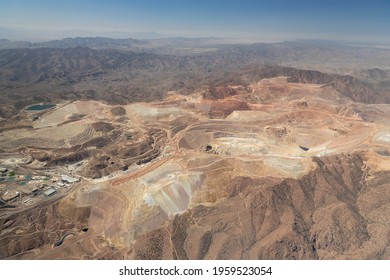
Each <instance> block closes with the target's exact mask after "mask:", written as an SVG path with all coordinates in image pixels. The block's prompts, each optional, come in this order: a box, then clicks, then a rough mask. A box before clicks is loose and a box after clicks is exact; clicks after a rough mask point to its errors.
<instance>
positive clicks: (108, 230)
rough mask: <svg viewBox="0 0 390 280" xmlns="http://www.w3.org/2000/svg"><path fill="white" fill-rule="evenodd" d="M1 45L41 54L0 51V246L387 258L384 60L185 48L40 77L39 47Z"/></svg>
mask: <svg viewBox="0 0 390 280" xmlns="http://www.w3.org/2000/svg"><path fill="white" fill-rule="evenodd" d="M226 48H227V50H222V51H221V53H219V54H218V55H217V57H219V56H222V54H225V52H227V53H229V52H231V51H233V50H235V48H237V46H231V47H226ZM245 48H247V49H248V48H249V49H252V47H251V48H250V47H245ZM66 50H67V51H68V52H71V50H69V49H66ZM72 50H73V52H75V53H78V54H79V55H82V56H83V55H85V52H87V53H89V55H91V56H92V58H90V60H87V61H89V62H91V63H92V61H94V60H93V59H94V56H97V57H98V56H99V55H100V54H98V53H97V52H98V51H97V50H93V49H82V48H76V49H72ZM14 51H15V52H16V53H20V52H25V53H29V55H26V57H27V58H28V59H29V61H30V62H29V63H32V62H31V61H32V60H34V59H35V58H34V56H33V54H32V53H34V52H37V51H39V52H41V54H39V56H38V58H37V61H39V63H38V64H36V65H37V67H35V68H33V67H30V66H28V67H26V68H23V69H22V70H20V71H22V72H23V71H24V72H23V74H20V75H19V76H17V75H16V74H15V73H16V70H12V69H14V68H15V67H16V66H15V65H19V64H21V63H22V64H23V63H24V62H21V61H20V58H19V56H17V55H16V56H15V57H16V58H15V59H16V62H15V63H16V64H15V65H14V66H13V64H12V63H13V62H12V61H11V58H10V57H11V56H10V55H9V53H10V52H11V51H10V50H9V49H7V50H5V51H4V52H7V54H5V53H3V54H1V53H0V57H1V55H3V57H8V58H9V59H8V60H9V61H8V62H4V61H2V62H1V63H2V70H1V71H0V73H1V75H0V80H1V81H2V84H1V88H2V91H3V94H2V100H3V105H2V106H1V108H0V112H1V117H2V119H1V121H0V167H1V177H0V178H1V181H0V195H1V200H0V203H1V204H0V207H1V208H0V248H1V249H0V258H1V259H389V258H390V221H389V219H388V216H389V214H390V208H389V205H390V192H389V187H390V183H389V182H390V181H389V178H390V104H388V103H389V102H388V101H389V100H390V94H389V91H388V88H387V87H386V86H385V81H386V80H387V76H386V74H385V73H386V72H385V71H386V70H378V71H379V72H380V73H381V75H382V76H379V77H378V76H375V77H376V78H375V79H376V80H375V79H374V78H373V76H372V75H371V76H370V75H368V74H367V73H371V72H367V71H368V70H364V71H363V70H362V69H365V68H364V67H365V66H366V62H364V63H363V62H361V63H360V62H359V63H360V64H359V63H357V62H356V61H354V63H353V64H348V67H345V68H341V67H339V66H337V67H338V68H337V69H338V71H333V70H334V69H330V68H326V69H327V71H325V72H327V73H323V72H319V71H317V70H318V69H317V68H318V64H317V63H318V62H317V61H314V62H313V63H311V64H310V65H311V66H312V67H306V69H309V70H297V69H295V68H289V67H285V66H286V65H287V66H294V65H295V66H303V64H304V65H305V66H307V65H308V62H307V61H306V60H307V59H309V58H307V57H305V59H306V60H299V61H298V60H297V61H293V62H291V61H287V60H286V61H285V63H284V65H283V63H280V64H281V65H283V66H266V65H263V64H262V65H261V67H260V66H258V65H255V66H254V65H253V64H248V63H247V62H246V61H240V63H239V67H238V66H237V67H238V69H236V70H232V69H233V68H232V67H233V66H232V65H230V68H229V69H230V70H229V71H228V72H220V70H213V69H211V70H210V71H211V72H210V74H209V75H207V74H205V72H204V71H205V69H206V68H208V67H209V66H210V65H204V61H206V59H205V58H202V57H199V53H198V51H197V53H196V54H191V56H190V57H189V58H186V57H185V56H184V55H182V56H180V57H178V58H176V60H175V61H173V62H172V59H171V58H168V57H167V56H168V55H167V54H158V55H161V56H159V57H158V62H156V60H155V59H157V58H156V57H154V56H155V55H156V54H153V57H152V56H151V57H148V58H147V62H144V61H143V60H142V63H141V58H140V57H139V56H140V54H134V53H132V54H131V55H130V56H131V57H135V58H134V59H135V60H134V61H135V62H134V61H133V64H136V65H137V66H136V67H135V68H134V67H133V64H132V66H131V67H133V68H131V69H133V70H134V69H136V70H134V72H132V73H129V72H126V71H124V70H123V69H122V70H120V69H119V68H117V67H114V66H112V65H111V66H109V69H110V70H107V69H103V70H102V72H98V70H96V69H98V67H100V66H97V64H95V65H93V66H92V68H96V69H95V70H96V73H95V74H94V73H93V71H91V70H90V69H86V68H85V67H86V66H85V65H84V66H80V69H81V70H80V73H76V72H74V71H69V69H65V70H63V69H59V68H56V67H54V66H53V67H54V68H53V69H52V70H51V71H49V72H48V73H51V74H52V76H50V77H49V76H45V78H42V77H44V76H42V75H43V74H41V73H40V71H41V72H42V71H45V70H44V69H46V68H44V66H43V64H44V63H45V61H46V60H45V55H47V54H46V53H45V52H44V50H43V49H39V48H38V49H16V50H14ZM46 51H47V52H49V53H53V52H59V53H62V52H63V51H62V50H56V49H48V50H46ZM208 51H209V49H208V48H207V52H208ZM245 51H246V52H247V51H248V50H245ZM370 51H371V52H374V51H373V50H370ZM0 52H1V51H0ZM106 52H109V51H106ZM205 52H206V51H205ZM214 52H215V51H214ZM383 52H385V51H384V50H383ZM202 53H203V52H202ZM117 54H118V55H119V53H117ZM386 54H388V52H387V53H386ZM72 55H74V54H72ZM106 55H107V56H109V57H110V58H111V59H112V60H115V59H117V58H116V57H115V56H114V57H112V56H110V54H108V53H106ZM120 55H124V54H123V53H120ZM207 55H210V54H207ZM215 55H216V54H215V53H214V54H212V56H215ZM144 56H145V54H142V57H143V58H142V59H144ZM193 56H197V58H196V61H195V62H191V59H194V58H193ZM314 56H315V55H314ZM388 57H390V56H386V58H387V59H388ZM60 59H63V57H60ZM183 59H186V63H188V65H185V64H184V62H183V61H182V60H183ZM218 59H219V58H218ZM218 59H217V62H215V63H216V64H218ZM119 60H121V58H118V61H119ZM245 60H246V59H245ZM67 61H68V63H69V64H72V63H71V61H72V60H67ZM110 61H111V60H110ZM167 61H169V62H167ZM199 61H200V62H199ZM310 61H312V60H310ZM1 63H0V64H1ZM26 63H27V62H26ZM34 63H37V62H34ZM100 63H102V64H104V63H103V62H100ZM137 63H138V64H137ZM143 63H147V65H148V67H150V69H149V68H147V69H148V70H145V69H146V68H145V67H146V66H145V64H143ZM148 63H149V64H148ZM340 63H341V62H340ZM378 63H379V62H378ZM54 64H55V63H54ZM60 64H61V63H60ZM171 64H173V66H171ZM26 65H35V64H26ZM156 65H158V66H156ZM189 65H190V66H189ZM259 65H260V64H259ZM332 65H333V66H334V64H332ZM325 66H328V65H325ZM358 66H359V67H358ZM371 66H372V65H371ZM40 67H41V68H42V69H39V68H40ZM72 67H75V66H72ZM83 67H84V68H83ZM120 67H122V66H120ZM125 67H126V68H125V69H128V68H127V67H130V66H129V65H127V66H125ZM156 67H157V68H156ZM171 67H172V68H177V67H179V68H180V67H183V68H180V69H181V70H180V71H184V72H183V73H184V74H183V73H181V74H178V73H176V74H174V76H175V75H177V76H175V79H172V78H170V80H166V77H168V76H169V77H171V76H170V75H171V74H172V72H164V71H166V70H162V69H161V68H164V69H165V68H167V69H169V71H171V70H170V69H171ZM188 67H191V69H192V70H188ZM210 67H211V66H210ZM87 68H88V67H87ZM92 68H91V69H92ZM303 68H305V67H303ZM10 69H11V70H12V71H14V72H12V71H11V70H10ZM15 69H16V68H15ZM183 69H184V70H183ZM313 69H317V70H313ZM353 69H355V70H353ZM356 69H360V70H356ZM95 70H94V71H95ZM331 70H332V71H333V73H330V71H331ZM352 70H353V71H355V72H353V71H352ZM83 71H84V74H85V75H84V76H83V75H82V72H83ZM99 71H100V70H99ZM167 71H168V70H167ZM186 71H188V72H186ZM191 71H192V72H191ZM207 71H209V70H206V72H207ZM154 72H156V73H157V74H156V75H155V76H154V75H150V76H148V75H149V74H150V73H154ZM335 72H338V73H337V74H336V73H335ZM340 72H342V74H340ZM144 73H145V75H144ZM186 73H187V74H186ZM352 74H353V75H354V76H351V75H352ZM76 75H77V76H78V77H81V78H80V79H78V80H75V76H76ZM126 75H127V76H126ZM172 75H173V74H172ZM185 75H188V76H187V77H186V78H184V76H185ZM12 77H13V78H14V79H11V78H12ZM40 77H41V78H40ZM91 77H92V78H91ZM114 77H116V78H117V79H119V80H114ZM118 77H119V78H118ZM207 77H211V78H207ZM95 79H96V81H95ZM191 79H192V81H193V82H192V83H191ZM359 79H360V80H359ZM32 80H35V82H34V86H32V87H31V88H30V90H29V89H28V84H29V83H30V82H31V81H32ZM47 80H49V81H51V82H50V83H48V82H47ZM65 80H66V81H65ZM374 80H375V81H374ZM158 81H161V84H162V87H161V88H159V89H158V90H155V89H156V88H157V87H158V86H157V85H158ZM179 81H180V82H181V81H183V82H182V84H180V83H179ZM149 82H150V83H149ZM56 83H58V85H59V86H58V88H57V90H58V92H57V91H51V90H52V89H54V87H55V85H56ZM370 83H371V84H370ZM101 84H104V86H103V87H100V85H101ZM126 84H130V85H129V86H128V87H126ZM140 84H145V85H146V84H147V86H145V87H146V88H148V87H150V88H153V90H151V91H149V89H147V90H146V91H143V89H145V88H142V87H141V86H140ZM97 88H99V90H98V89H97ZM140 88H142V89H140ZM102 89H103V90H102ZM124 89H126V90H124ZM137 89H140V90H137ZM88 90H90V91H88ZM159 90H163V91H164V94H159ZM40 91H42V92H43V93H42V94H41V95H40V94H39V92H40ZM116 91H117V93H115V92H116ZM15 92H19V93H20V96H21V97H20V99H17V100H16V101H15V100H13V99H12V98H11V97H12V96H13V94H15ZM25 92H26V98H22V96H23V93H25ZM27 92H28V93H27ZM104 92H105V95H104ZM108 93H109V94H108ZM133 93H134V94H133ZM149 93H150V94H149ZM103 95H104V96H103ZM40 98H41V99H40ZM48 104H49V105H51V106H43V107H42V108H38V110H36V108H33V109H31V107H29V106H31V105H48ZM38 107H39V106H38Z"/></svg>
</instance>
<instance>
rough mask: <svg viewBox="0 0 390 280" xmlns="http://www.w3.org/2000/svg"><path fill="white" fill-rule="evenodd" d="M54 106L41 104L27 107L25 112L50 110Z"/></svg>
mask: <svg viewBox="0 0 390 280" xmlns="http://www.w3.org/2000/svg"><path fill="white" fill-rule="evenodd" d="M54 106H56V105H54V104H41V105H32V106H30V107H27V109H26V110H29V111H41V110H45V109H48V108H51V107H54Z"/></svg>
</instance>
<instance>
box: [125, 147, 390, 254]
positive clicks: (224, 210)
mask: <svg viewBox="0 0 390 280" xmlns="http://www.w3.org/2000/svg"><path fill="white" fill-rule="evenodd" d="M313 160H314V161H315V163H316V166H317V167H316V169H315V170H314V171H312V172H311V173H309V174H308V175H306V176H304V177H302V178H301V179H299V180H295V179H285V180H280V179H272V178H267V179H264V180H253V179H250V178H238V177H237V178H235V179H234V180H232V182H231V184H230V185H229V186H226V188H227V189H229V190H230V193H229V197H228V198H225V199H222V200H221V201H220V202H219V203H218V204H216V205H214V206H212V207H207V206H198V207H196V208H194V209H192V210H189V211H188V212H187V213H185V214H183V215H178V216H176V217H175V218H174V219H173V220H172V221H170V222H169V224H167V225H166V226H165V227H164V228H162V229H158V230H155V231H153V232H151V233H149V234H146V235H144V236H143V237H141V238H139V239H138V240H137V241H136V243H135V245H134V248H133V251H132V256H133V257H134V258H137V259H154V258H160V259H332V258H346V259H349V258H352V259H362V258H367V257H370V258H378V259H386V258H389V255H388V253H386V252H387V248H388V246H389V242H388V241H383V240H381V238H380V237H379V235H378V232H377V230H378V229H380V230H385V231H387V233H388V234H389V233H390V230H389V228H387V229H385V225H383V224H382V222H381V221H380V217H376V216H374V215H373V213H374V211H378V210H379V209H376V210H375V207H373V206H369V203H370V202H369V200H371V199H374V197H375V196H376V195H375V189H376V187H375V186H374V185H375V183H374V182H373V181H372V180H367V174H368V173H367V172H368V171H367V169H366V168H365V164H364V161H363V156H362V155H361V154H358V153H355V154H346V155H341V156H331V157H326V158H321V159H319V158H314V159H313ZM389 175H390V173H388V172H386V173H383V174H378V175H377V177H376V180H379V178H382V179H383V178H386V177H388V176H389ZM373 183H374V184H373ZM240 186H246V187H245V188H244V189H242V188H240ZM382 199H383V198H382ZM387 199H388V198H387ZM371 202H373V203H374V200H372V201H371ZM363 205H364V206H363ZM362 206H363V207H362ZM385 208H386V207H385V206H384V205H383V206H381V209H382V210H385ZM384 213H385V212H384ZM384 213H383V215H384ZM382 243H383V244H382ZM384 243H385V244H384ZM383 245H384V246H383Z"/></svg>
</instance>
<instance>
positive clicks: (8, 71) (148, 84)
mask: <svg viewBox="0 0 390 280" xmlns="http://www.w3.org/2000/svg"><path fill="white" fill-rule="evenodd" d="M389 65H390V50H388V49H377V48H367V47H351V46H344V45H340V44H325V45H319V44H318V43H316V42H282V43H273V44H264V43H256V44H228V43H227V41H226V40H223V39H215V38H200V39H188V38H165V39H149V40H138V39H111V38H103V37H93V38H92V37H87V38H81V37H77V38H66V39H62V40H52V41H48V42H41V43H32V42H17V41H16V42H15V41H9V40H4V39H2V40H0V90H1V92H2V96H1V97H0V98H1V101H2V102H3V104H11V106H8V107H7V106H6V107H4V108H3V112H0V113H1V114H3V115H4V114H5V115H12V114H13V113H15V112H17V111H18V110H19V109H20V108H23V107H24V106H26V105H28V104H30V103H34V102H45V101H48V102H50V101H59V100H76V99H95V100H105V101H107V102H109V103H117V104H124V103H129V102H135V101H153V100H160V99H162V98H163V97H164V95H165V94H166V93H167V92H168V91H172V90H175V91H180V92H182V93H183V94H191V93H193V92H194V90H201V89H205V88H208V87H209V86H215V85H221V84H225V83H231V82H235V83H238V84H249V83H251V82H256V81H259V80H261V79H263V78H270V77H277V76H287V77H289V79H290V81H292V82H301V83H315V84H326V85H328V86H331V87H333V88H335V89H336V90H338V91H339V92H340V93H341V94H343V95H345V96H347V97H348V98H350V99H352V100H354V101H358V102H364V103H389V102H390V91H389V88H390V74H389V73H390V70H389V69H390V66H389ZM299 69H303V70H299ZM4 110H5V111H8V113H7V112H5V111H4Z"/></svg>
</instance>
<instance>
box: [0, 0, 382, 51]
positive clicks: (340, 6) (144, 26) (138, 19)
mask: <svg viewBox="0 0 390 280" xmlns="http://www.w3.org/2000/svg"><path fill="white" fill-rule="evenodd" d="M389 10H390V1H387V0H372V1H363V0H355V1H352V0H342V1H340V0H339V1H337V0H328V1H321V2H320V1H310V0H295V1H291V0H261V1H258V0H243V1H222V0H208V1H204V0H199V1H196V2H195V1H192V2H189V3H188V2H187V1H179V0H168V1H152V0H144V1H125V0H117V1H102V0H94V1H92V0H84V1H76V0H69V1H61V2H59V1H49V0H37V1H29V0H3V1H1V2H0V27H1V29H0V31H1V30H3V31H4V30H7V31H8V33H4V32H3V33H4V34H11V35H14V36H11V35H9V36H8V37H9V38H6V39H12V40H23V39H24V40H46V39H59V38H64V37H71V36H88V35H89V34H91V35H93V34H95V35H97V36H100V35H101V34H115V36H116V37H121V36H124V37H126V34H129V32H150V31H153V32H157V33H160V34H164V35H166V36H170V37H172V36H184V37H224V38H251V39H256V40H259V41H281V40H294V39H321V40H343V41H351V42H367V43H384V44H388V43H390V39H389V38H390V28H389V26H390V19H389V17H388V11H389ZM13 31H15V34H12V32H13ZM10 32H11V33H10ZM114 32H115V33H114ZM3 33H2V32H0V37H1V38H4V36H7V35H3ZM121 34H122V35H121ZM11 37H13V38H11Z"/></svg>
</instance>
